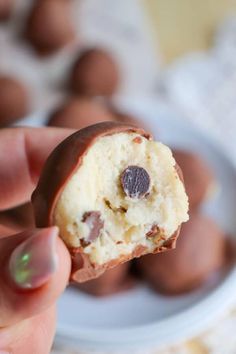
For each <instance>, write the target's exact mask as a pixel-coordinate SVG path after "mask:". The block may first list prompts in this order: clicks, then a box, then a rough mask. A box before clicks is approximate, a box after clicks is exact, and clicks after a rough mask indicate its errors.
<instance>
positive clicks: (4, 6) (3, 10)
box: [0, 0, 13, 21]
mask: <svg viewBox="0 0 236 354" xmlns="http://www.w3.org/2000/svg"><path fill="white" fill-rule="evenodd" d="M12 9H13V0H0V21H6V20H8V19H9V18H10V16H11V13H12Z"/></svg>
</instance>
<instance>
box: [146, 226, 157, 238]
mask: <svg viewBox="0 0 236 354" xmlns="http://www.w3.org/2000/svg"><path fill="white" fill-rule="evenodd" d="M159 233H160V228H159V227H158V226H157V225H153V226H152V227H151V230H150V231H148V232H147V233H146V236H147V237H154V236H157V235H158V234H159Z"/></svg>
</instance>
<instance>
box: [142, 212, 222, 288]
mask: <svg viewBox="0 0 236 354" xmlns="http://www.w3.org/2000/svg"><path fill="white" fill-rule="evenodd" d="M225 247H226V243H225V238H224V235H223V232H222V231H221V229H220V228H219V227H218V226H217V225H216V224H215V222H214V221H212V220H211V219H209V218H208V217H205V216H201V215H198V214H193V215H190V220H189V221H188V222H187V223H186V224H184V225H183V226H182V229H181V233H180V236H179V239H178V241H177V245H176V249H175V250H172V251H170V252H165V253H163V254H158V255H148V256H145V257H142V258H141V259H139V260H138V261H137V267H138V269H139V270H140V272H141V274H142V275H143V277H144V279H145V280H147V281H148V282H149V284H150V285H151V286H152V287H153V288H154V289H156V290H157V291H159V292H163V293H166V294H179V293H184V292H188V291H190V290H193V289H195V288H196V287H198V286H199V285H201V284H202V283H203V282H205V281H206V280H207V279H208V278H209V277H210V275H211V274H213V273H214V272H216V271H218V270H220V269H221V268H222V267H223V266H224V264H225V250H226V248H225Z"/></svg>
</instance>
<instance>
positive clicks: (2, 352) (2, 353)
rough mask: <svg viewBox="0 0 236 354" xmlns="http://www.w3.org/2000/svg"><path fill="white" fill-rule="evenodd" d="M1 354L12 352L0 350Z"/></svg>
mask: <svg viewBox="0 0 236 354" xmlns="http://www.w3.org/2000/svg"><path fill="white" fill-rule="evenodd" d="M0 354H11V353H10V352H6V351H5V350H1V349H0Z"/></svg>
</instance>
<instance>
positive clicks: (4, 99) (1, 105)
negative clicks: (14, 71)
mask: <svg viewBox="0 0 236 354" xmlns="http://www.w3.org/2000/svg"><path fill="white" fill-rule="evenodd" d="M28 110H29V97H28V92H27V89H26V88H25V86H24V85H23V84H22V83H21V82H19V81H18V80H17V79H14V78H12V77H9V76H0V128H2V127H5V126H8V125H9V124H11V123H14V122H15V121H16V120H18V119H20V118H24V117H25V116H26V115H27V113H28Z"/></svg>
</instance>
